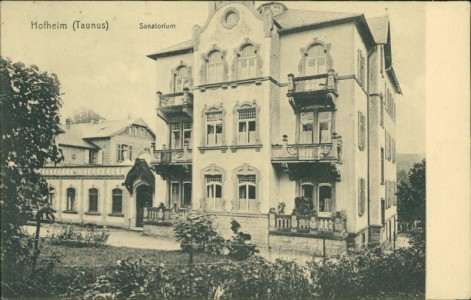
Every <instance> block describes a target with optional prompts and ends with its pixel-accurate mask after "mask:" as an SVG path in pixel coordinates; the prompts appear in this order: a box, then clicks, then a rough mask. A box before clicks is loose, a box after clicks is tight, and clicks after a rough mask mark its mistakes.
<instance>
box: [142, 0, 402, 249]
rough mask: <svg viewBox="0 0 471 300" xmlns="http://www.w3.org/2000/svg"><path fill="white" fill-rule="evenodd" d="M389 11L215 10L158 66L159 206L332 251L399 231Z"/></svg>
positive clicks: (279, 245) (282, 245) (277, 245)
mask: <svg viewBox="0 0 471 300" xmlns="http://www.w3.org/2000/svg"><path fill="white" fill-rule="evenodd" d="M389 26H390V23H389V19H388V17H387V16H384V17H378V18H373V19H366V18H365V16H364V15H363V14H354V13H340V12H321V11H308V10H294V9H289V8H288V7H287V6H286V5H285V4H282V3H277V2H271V3H267V4H262V5H260V6H259V7H258V8H255V6H254V2H253V1H228V2H226V1H216V2H210V3H209V15H208V19H207V20H206V23H205V24H204V25H203V26H198V25H195V26H194V27H193V38H192V39H191V40H189V41H184V42H182V43H180V44H177V45H174V46H171V47H168V48H166V49H163V50H161V51H159V52H156V53H154V54H151V55H149V57H150V58H152V59H153V60H155V61H156V67H157V70H158V80H157V91H158V92H157V106H158V108H157V115H158V117H159V120H160V121H159V127H160V128H161V129H162V130H159V132H160V133H161V135H159V143H158V144H157V146H156V147H155V148H156V149H154V160H153V162H152V165H153V167H154V168H155V171H156V172H157V174H159V175H160V176H156V178H157V179H156V190H157V192H156V199H155V200H154V203H160V202H161V203H164V204H165V205H166V206H167V207H175V206H176V207H191V208H192V209H198V210H204V211H207V212H209V213H211V214H213V215H214V216H215V217H216V219H217V221H218V223H219V225H220V229H221V230H223V231H224V230H229V227H230V225H228V224H229V222H230V220H231V219H232V218H234V219H237V220H238V221H239V222H240V223H241V225H242V229H244V231H247V232H249V233H250V234H251V235H252V239H253V241H254V242H255V243H257V244H258V245H259V246H261V247H265V246H267V247H268V248H269V249H271V250H273V251H304V250H308V251H311V252H312V251H314V252H315V251H316V249H317V250H319V251H320V249H322V245H323V241H324V242H325V245H326V247H327V249H328V251H330V252H334V253H335V252H342V251H344V250H345V249H346V247H349V246H355V247H358V246H361V245H365V244H366V243H368V242H369V243H370V244H381V245H383V244H385V243H387V242H388V241H392V240H393V238H394V236H395V234H396V219H397V212H396V206H395V203H396V201H395V195H394V193H395V181H396V165H395V128H396V124H395V123H396V108H395V102H394V98H395V97H397V96H398V95H400V94H401V89H400V86H399V83H398V80H397V78H396V76H395V73H394V69H393V64H392V54H391V35H390V30H389Z"/></svg>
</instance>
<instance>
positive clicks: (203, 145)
mask: <svg viewBox="0 0 471 300" xmlns="http://www.w3.org/2000/svg"><path fill="white" fill-rule="evenodd" d="M215 112H220V113H222V121H221V123H222V141H221V145H214V146H208V145H207V144H206V130H207V129H206V128H207V126H206V119H207V115H208V114H210V113H215ZM225 120H226V110H225V109H224V107H223V104H222V102H221V103H220V104H219V105H211V106H209V107H208V106H207V105H206V104H205V105H204V107H203V110H202V112H201V124H202V126H201V141H200V147H198V149H199V150H200V153H204V151H205V150H211V149H220V150H221V151H222V152H226V150H227V145H226V126H225Z"/></svg>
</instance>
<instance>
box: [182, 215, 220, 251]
mask: <svg viewBox="0 0 471 300" xmlns="http://www.w3.org/2000/svg"><path fill="white" fill-rule="evenodd" d="M174 232H175V238H176V239H177V241H178V242H179V243H180V247H181V249H182V250H183V251H185V252H188V251H190V250H191V247H193V250H194V251H200V252H206V253H210V254H221V253H222V250H223V247H224V243H225V240H224V238H223V237H222V236H221V235H220V234H219V233H218V232H217V231H216V229H215V226H214V220H213V219H212V217H211V216H210V215H207V214H200V213H192V214H188V215H186V216H181V217H179V218H177V219H176V222H175V227H174Z"/></svg>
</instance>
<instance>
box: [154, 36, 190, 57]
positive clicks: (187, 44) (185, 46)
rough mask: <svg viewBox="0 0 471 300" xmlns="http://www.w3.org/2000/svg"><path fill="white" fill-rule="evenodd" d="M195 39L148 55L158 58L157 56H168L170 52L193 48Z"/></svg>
mask: <svg viewBox="0 0 471 300" xmlns="http://www.w3.org/2000/svg"><path fill="white" fill-rule="evenodd" d="M193 45H194V43H193V40H188V41H185V42H182V43H179V44H176V45H173V46H170V47H167V48H164V49H162V50H160V51H157V52H155V53H153V54H150V55H147V57H150V58H152V59H156V58H157V57H162V56H166V54H168V53H173V52H179V51H185V50H192V49H193Z"/></svg>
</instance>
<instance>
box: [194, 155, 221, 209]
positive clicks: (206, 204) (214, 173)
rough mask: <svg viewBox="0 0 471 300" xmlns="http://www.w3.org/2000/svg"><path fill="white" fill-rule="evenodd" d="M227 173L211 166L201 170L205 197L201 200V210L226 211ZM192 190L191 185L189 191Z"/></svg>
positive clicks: (213, 165)
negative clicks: (225, 187)
mask: <svg viewBox="0 0 471 300" xmlns="http://www.w3.org/2000/svg"><path fill="white" fill-rule="evenodd" d="M225 180H226V172H225V171H224V170H223V169H222V168H220V167H217V166H216V165H215V164H211V165H209V166H207V167H206V168H204V169H203V170H201V182H202V190H203V191H204V192H203V193H204V194H203V197H202V198H201V199H200V204H201V208H202V209H204V210H210V211H224V210H225V206H226V200H225V199H224V181H225ZM190 188H191V184H190V185H189V186H188V189H190Z"/></svg>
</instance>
